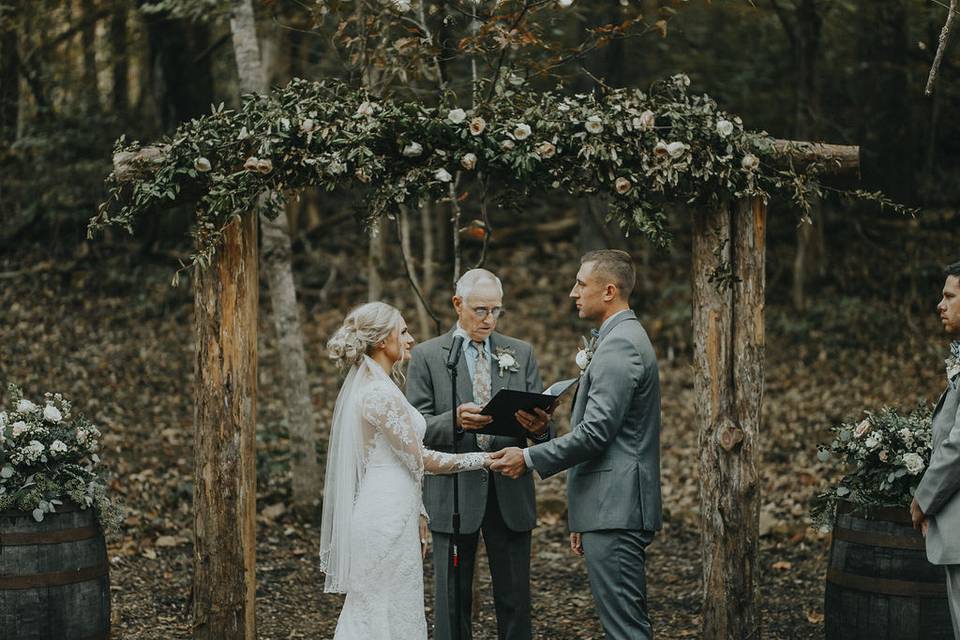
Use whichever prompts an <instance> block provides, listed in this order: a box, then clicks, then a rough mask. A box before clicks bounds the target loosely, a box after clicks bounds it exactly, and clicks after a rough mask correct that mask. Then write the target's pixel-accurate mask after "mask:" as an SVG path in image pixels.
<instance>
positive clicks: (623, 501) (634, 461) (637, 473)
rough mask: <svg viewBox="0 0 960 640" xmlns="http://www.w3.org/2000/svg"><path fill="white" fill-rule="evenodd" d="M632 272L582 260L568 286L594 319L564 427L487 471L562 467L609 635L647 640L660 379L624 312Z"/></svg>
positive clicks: (610, 262)
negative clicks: (648, 565) (648, 556)
mask: <svg viewBox="0 0 960 640" xmlns="http://www.w3.org/2000/svg"><path fill="white" fill-rule="evenodd" d="M635 280H636V275H635V272H634V267H633V260H631V258H630V255H629V254H627V253H626V252H624V251H617V250H612V249H603V250H599V251H591V252H590V253H588V254H586V255H584V256H583V257H582V258H581V259H580V271H579V272H577V281H576V284H574V286H573V289H572V290H571V291H570V297H571V298H573V299H574V300H575V301H576V304H577V310H578V312H579V315H580V317H581V318H582V319H584V320H590V321H592V322H593V323H595V324H596V325H597V331H596V334H595V335H596V338H597V339H596V345H595V348H594V351H593V354H592V356H590V359H589V364H588V365H587V367H586V369H585V370H584V372H583V375H582V376H581V378H580V387H579V389H578V390H577V395H576V398H575V399H574V404H573V412H572V414H571V417H570V423H571V424H572V425H573V427H572V429H571V431H570V433H568V434H567V435H565V436H562V437H560V438H556V439H554V440H551V441H550V442H546V443H543V444H537V445H535V446H532V447H529V448H527V449H514V448H509V449H504V450H503V451H501V452H499V453H497V454H494V457H495V458H497V459H496V460H494V463H493V464H492V465H491V467H490V469H491V470H492V471H495V472H498V473H504V474H506V475H508V476H510V477H514V476H516V475H518V474H525V473H528V470H529V469H536V470H537V472H538V473H539V474H540V476H541V477H544V478H546V477H547V476H551V475H553V474H555V473H558V472H560V471H562V470H564V469H569V471H568V472H567V504H568V508H569V513H570V547H571V549H572V550H573V552H574V553H576V554H577V555H581V556H586V560H587V575H588V577H589V578H590V589H591V591H592V592H593V600H594V603H595V604H596V606H597V611H598V613H599V614H600V623H601V624H602V625H603V631H604V634H605V637H606V639H607V640H650V639H651V638H653V629H652V628H651V625H650V617H649V615H648V613H647V587H646V578H645V564H646V549H647V546H648V545H649V544H650V543H651V541H652V540H653V537H654V534H655V532H656V531H657V530H659V529H660V528H661V524H662V523H661V513H660V512H661V508H660V499H661V498H660V378H659V374H658V373H657V359H656V356H655V355H654V352H653V345H651V344H650V339H649V338H648V337H647V333H646V331H644V329H643V327H642V326H641V325H640V321H639V320H637V316H636V314H634V312H633V311H631V310H630V306H629V302H628V301H629V299H630V291H631V290H632V289H633V285H634V282H635Z"/></svg>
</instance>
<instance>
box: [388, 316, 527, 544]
mask: <svg viewBox="0 0 960 640" xmlns="http://www.w3.org/2000/svg"><path fill="white" fill-rule="evenodd" d="M452 342H453V330H451V331H449V332H448V333H446V334H444V335H442V336H439V337H436V338H433V339H431V340H427V341H426V342H424V343H422V344H419V345H417V346H416V347H414V348H413V355H412V358H411V360H410V366H409V367H408V369H407V388H406V394H407V399H408V400H409V401H410V404H412V405H413V406H414V407H416V408H417V410H418V411H419V412H420V413H422V414H423V417H424V418H426V421H427V433H426V435H425V436H424V439H423V442H424V445H426V447H427V448H429V449H435V450H437V451H453V434H452V431H451V429H452V427H451V420H452V413H453V410H454V408H455V406H456V405H455V404H454V399H453V397H452V396H451V388H450V372H449V371H447V367H446V363H447V354H449V353H450V345H451V344H452ZM497 349H510V350H511V351H512V352H513V354H514V355H515V356H516V359H517V369H518V370H517V371H515V372H511V371H505V372H504V374H503V376H501V375H500V371H499V367H498V366H497V362H496V361H495V360H494V361H493V363H492V365H491V368H490V383H491V394H492V395H496V393H497V392H498V391H500V390H501V389H518V390H520V391H536V392H540V391H543V383H542V382H541V379H540V370H539V368H538V366H537V360H536V358H535V357H534V355H533V347H532V346H531V345H530V344H529V343H527V342H524V341H522V340H517V339H516V338H510V337H508V336H505V335H503V334H501V333H496V332H494V333H492V334H491V335H490V352H491V353H492V354H496V353H497ZM457 396H458V397H457V404H463V403H465V402H474V398H473V381H472V380H471V379H470V372H469V370H468V369H467V356H466V354H461V357H460V363H459V366H458V368H457ZM525 446H527V444H526V439H525V438H508V437H505V436H494V438H493V450H494V451H498V450H500V449H502V448H504V447H525ZM457 451H458V452H460V453H465V452H470V451H480V448H479V447H478V446H477V437H476V436H475V435H474V434H473V433H471V432H470V431H466V432H465V433H464V434H463V437H462V438H461V439H460V441H459V443H458V445H457ZM459 476H460V479H459V483H460V505H459V506H460V532H461V533H464V534H467V533H475V532H476V531H478V530H479V529H480V525H481V523H482V521H483V515H484V512H485V511H486V507H487V487H488V486H489V485H488V483H489V482H491V481H493V482H494V483H495V484H496V486H495V488H496V494H497V502H498V504H499V505H500V512H501V514H502V515H503V520H504V523H505V524H506V525H507V527H509V528H510V529H512V530H513V531H530V530H531V529H533V528H534V527H536V525H537V503H536V495H535V493H534V487H533V474H531V473H526V474H524V475H523V476H521V477H520V478H517V479H516V480H512V479H510V478H507V477H505V476H502V475H500V474H491V473H489V472H488V471H487V470H486V469H480V470H477V471H466V472H463V473H460V474H459ZM491 476H492V478H491ZM423 504H424V507H426V509H427V514H428V515H429V516H430V529H431V530H432V531H438V532H441V533H453V523H452V521H453V518H452V516H453V476H452V475H440V476H432V475H428V476H425V477H424V479H423Z"/></svg>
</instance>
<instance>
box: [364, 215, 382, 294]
mask: <svg viewBox="0 0 960 640" xmlns="http://www.w3.org/2000/svg"><path fill="white" fill-rule="evenodd" d="M383 254H384V244H383V221H382V220H377V221H376V222H374V223H372V224H371V225H370V246H369V250H368V253H367V300H369V301H370V302H373V301H375V300H379V299H380V296H382V295H383V276H381V275H380V274H381V270H382V269H383Z"/></svg>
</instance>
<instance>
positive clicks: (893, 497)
mask: <svg viewBox="0 0 960 640" xmlns="http://www.w3.org/2000/svg"><path fill="white" fill-rule="evenodd" d="M931 413H932V411H931V407H930V406H928V405H921V406H920V407H918V408H917V409H915V410H914V411H912V412H910V413H909V414H907V415H901V414H900V413H898V412H897V410H896V409H892V408H889V407H884V408H883V409H881V410H880V411H879V412H877V413H870V412H867V417H866V418H864V419H863V420H862V421H861V422H860V423H859V424H841V425H840V426H837V427H833V429H832V431H833V432H834V434H835V435H834V439H833V441H832V442H831V443H830V444H829V445H821V446H820V448H819V452H818V453H817V458H818V459H819V460H820V462H829V461H831V460H838V461H840V463H841V464H842V465H843V469H844V471H846V475H844V476H843V477H842V478H840V480H839V481H838V482H836V483H835V484H834V485H833V486H831V487H830V489H829V490H828V491H826V492H824V493H821V494H819V495H818V496H817V497H816V498H814V501H813V507H812V509H811V515H812V516H813V524H814V526H816V527H818V528H819V529H820V530H821V531H823V532H826V531H829V530H830V528H831V526H832V523H833V518H834V515H835V513H836V507H837V503H838V502H840V501H841V500H842V501H847V502H851V503H853V504H854V505H855V507H856V508H857V510H859V511H861V512H865V511H867V510H869V509H871V508H876V507H903V508H907V507H909V505H910V501H911V500H912V499H913V493H914V491H916V489H917V485H918V484H919V483H920V477H921V476H922V475H923V472H924V470H925V469H926V468H927V465H928V464H929V462H930V452H931V437H932V436H931V423H930V419H931Z"/></svg>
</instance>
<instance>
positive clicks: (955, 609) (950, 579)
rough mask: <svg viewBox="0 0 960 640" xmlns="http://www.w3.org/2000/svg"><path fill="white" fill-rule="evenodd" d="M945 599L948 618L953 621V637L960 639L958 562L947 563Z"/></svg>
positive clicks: (959, 578)
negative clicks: (948, 613)
mask: <svg viewBox="0 0 960 640" xmlns="http://www.w3.org/2000/svg"><path fill="white" fill-rule="evenodd" d="M944 568H945V569H946V570H947V599H948V600H949V601H950V620H952V621H953V637H954V638H956V640H960V564H948V565H946V566H945V567H944Z"/></svg>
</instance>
